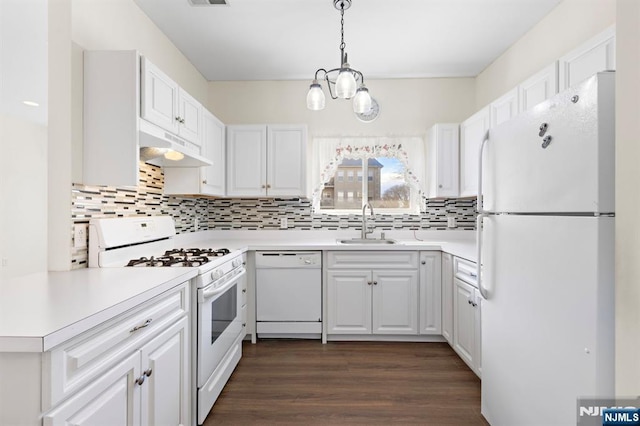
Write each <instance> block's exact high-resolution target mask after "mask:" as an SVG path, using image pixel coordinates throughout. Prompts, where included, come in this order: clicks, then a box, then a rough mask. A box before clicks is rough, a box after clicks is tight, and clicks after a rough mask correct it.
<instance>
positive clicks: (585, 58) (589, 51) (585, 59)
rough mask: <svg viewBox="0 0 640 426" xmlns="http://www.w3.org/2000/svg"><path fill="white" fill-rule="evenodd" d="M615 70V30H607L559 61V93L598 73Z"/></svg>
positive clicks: (612, 28)
mask: <svg viewBox="0 0 640 426" xmlns="http://www.w3.org/2000/svg"><path fill="white" fill-rule="evenodd" d="M615 69H616V30H615V27H611V28H608V29H607V30H606V31H604V32H602V33H601V34H598V35H597V36H595V37H594V38H592V39H591V40H588V41H587V42H586V43H584V44H583V45H581V46H579V47H578V48H576V49H574V50H572V51H571V52H569V53H567V54H566V55H564V56H563V57H561V58H560V60H559V70H558V73H559V80H560V91H562V90H565V89H568V88H569V87H572V86H575V85H576V84H578V83H580V82H582V81H584V80H585V79H586V78H588V77H590V76H592V75H593V74H595V73H597V72H599V71H611V70H615Z"/></svg>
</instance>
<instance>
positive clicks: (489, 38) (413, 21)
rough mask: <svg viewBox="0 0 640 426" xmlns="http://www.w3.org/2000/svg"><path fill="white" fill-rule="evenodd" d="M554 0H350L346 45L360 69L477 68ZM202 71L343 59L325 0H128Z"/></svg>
mask: <svg viewBox="0 0 640 426" xmlns="http://www.w3.org/2000/svg"><path fill="white" fill-rule="evenodd" d="M560 1H561V0H353V4H352V6H351V8H350V9H348V10H347V11H346V12H345V14H344V19H345V28H344V31H345V35H344V37H345V43H346V52H347V53H348V54H349V63H350V64H351V66H352V67H353V68H355V69H357V70H359V71H361V72H362V73H363V74H364V75H365V77H366V78H419V77H470V76H476V75H478V74H479V73H480V72H481V71H482V70H483V69H485V68H486V67H487V66H488V65H489V64H491V62H492V61H493V60H495V59H496V58H497V57H498V56H500V55H501V54H502V53H503V52H504V51H505V50H506V49H507V48H508V47H509V46H511V45H512V44H513V43H514V42H515V41H516V40H518V39H519V38H520V37H521V36H522V35H523V34H525V33H526V32H527V31H528V30H529V29H530V28H531V27H532V26H534V25H535V24H536V23H537V22H538V21H539V20H540V19H542V18H543V17H544V16H545V15H546V14H547V13H549V12H550V11H551V9H553V8H554V7H555V6H556V5H557V4H558V3H560ZM135 2H136V3H137V4H138V5H139V7H140V8H141V9H142V10H143V11H144V12H145V13H146V14H147V15H148V16H149V17H150V18H151V20H152V21H153V22H154V23H155V24H156V25H157V26H158V27H159V28H160V29H161V30H162V31H163V32H164V33H165V34H166V35H167V36H168V37H169V39H171V41H172V42H173V43H174V44H175V45H176V46H177V47H178V48H179V49H180V50H181V51H182V53H183V54H184V55H185V56H186V57H187V58H188V59H189V61H191V62H192V63H193V64H194V66H195V67H196V68H197V69H198V70H199V71H200V72H201V73H202V75H203V76H204V77H205V78H206V79H207V80H298V79H308V80H310V79H312V78H313V75H314V73H315V71H316V69H318V68H326V69H330V68H337V67H339V66H340V63H339V62H340V50H339V44H340V12H339V11H337V10H336V9H334V7H333V1H332V0H227V2H228V5H226V6H219V5H216V6H209V5H207V6H192V5H191V4H190V3H189V0H135Z"/></svg>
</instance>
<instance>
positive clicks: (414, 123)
mask: <svg viewBox="0 0 640 426" xmlns="http://www.w3.org/2000/svg"><path fill="white" fill-rule="evenodd" d="M313 71H315V70H309V73H310V74H309V75H311V76H312V74H313ZM365 73H366V70H365ZM310 83H311V81H310V80H309V81H223V82H209V103H208V108H209V110H210V111H211V112H213V113H214V114H215V115H216V116H217V117H218V118H219V119H221V120H222V121H223V122H224V123H226V124H250V123H255V124H260V123H306V124H307V125H308V126H309V135H310V139H311V137H313V136H340V135H346V136H392V135H393V136H400V135H404V136H407V135H411V136H423V135H424V134H425V133H426V131H427V129H428V128H429V127H431V125H432V124H433V123H436V122H457V121H461V120H463V119H465V118H466V117H467V116H469V115H471V113H472V112H473V111H474V108H475V99H474V79H472V78H440V79H404V80H400V79H398V80H368V83H367V87H368V88H369V91H370V93H371V95H372V96H373V97H374V98H375V99H376V100H377V101H378V103H379V104H380V116H379V117H378V119H377V120H376V121H374V122H372V123H362V122H360V121H358V120H357V119H356V117H355V115H354V114H353V110H352V106H351V101H345V100H332V99H331V98H330V97H329V93H328V90H327V88H326V87H325V86H326V85H324V86H323V90H324V92H325V95H326V97H327V101H326V107H325V109H324V110H322V111H310V110H308V109H307V106H306V96H307V91H308V90H309V84H310Z"/></svg>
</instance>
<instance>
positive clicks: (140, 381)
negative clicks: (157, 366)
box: [134, 374, 144, 386]
mask: <svg viewBox="0 0 640 426" xmlns="http://www.w3.org/2000/svg"><path fill="white" fill-rule="evenodd" d="M134 383H135V384H136V385H140V386H142V384H143V383H144V374H143V375H142V376H140V377H138V378H137V379H136V380H135V382H134Z"/></svg>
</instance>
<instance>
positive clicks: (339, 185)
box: [320, 157, 411, 210]
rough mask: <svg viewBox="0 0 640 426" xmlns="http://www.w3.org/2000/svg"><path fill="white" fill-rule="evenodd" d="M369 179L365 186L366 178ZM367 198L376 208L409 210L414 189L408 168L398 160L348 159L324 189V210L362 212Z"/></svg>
mask: <svg viewBox="0 0 640 426" xmlns="http://www.w3.org/2000/svg"><path fill="white" fill-rule="evenodd" d="M363 176H367V180H366V181H365V182H363V179H362V177H363ZM363 197H366V199H368V200H369V202H370V203H371V205H372V206H373V207H374V208H383V209H408V208H410V207H411V188H410V186H409V184H408V183H407V182H406V180H405V167H404V165H403V164H402V162H401V161H400V160H398V159H397V158H395V157H378V158H369V159H368V160H367V161H366V162H363V160H361V159H357V160H355V159H344V160H342V163H340V165H339V166H338V170H336V173H335V175H334V176H333V178H332V179H330V180H329V182H327V183H326V184H325V185H324V189H323V190H322V198H321V202H320V208H321V209H327V210H330V209H336V210H352V209H353V210H360V209H362V199H363Z"/></svg>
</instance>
